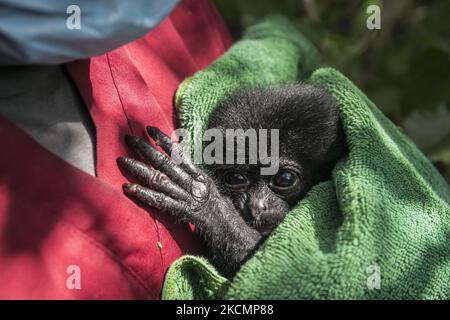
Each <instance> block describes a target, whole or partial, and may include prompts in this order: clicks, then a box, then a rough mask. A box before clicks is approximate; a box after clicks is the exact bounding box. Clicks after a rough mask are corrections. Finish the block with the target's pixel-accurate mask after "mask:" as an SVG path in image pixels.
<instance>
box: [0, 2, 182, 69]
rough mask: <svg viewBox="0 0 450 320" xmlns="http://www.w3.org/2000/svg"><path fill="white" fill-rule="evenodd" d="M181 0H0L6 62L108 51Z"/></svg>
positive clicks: (1, 54)
mask: <svg viewBox="0 0 450 320" xmlns="http://www.w3.org/2000/svg"><path fill="white" fill-rule="evenodd" d="M177 2H178V0H76V1H74V0H0V65H17V64H59V63H65V62H68V61H71V60H76V59H80V58H87V57H91V56H95V55H99V54H102V53H105V52H107V51H110V50H112V49H115V48H117V47H119V46H121V45H123V44H125V43H128V42H130V41H132V40H135V39H137V38H140V37H142V36H143V35H145V34H146V33H147V32H148V31H149V30H150V29H152V28H153V27H155V26H156V25H157V24H158V23H159V22H160V21H161V20H162V19H163V18H164V17H165V16H166V15H168V14H169V13H170V11H171V10H172V9H173V8H174V7H175V5H176V4H177ZM73 5H76V6H73ZM78 9H79V11H78ZM78 13H79V15H78ZM78 23H79V24H78ZM78 27H79V28H78Z"/></svg>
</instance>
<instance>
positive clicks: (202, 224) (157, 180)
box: [118, 127, 262, 275]
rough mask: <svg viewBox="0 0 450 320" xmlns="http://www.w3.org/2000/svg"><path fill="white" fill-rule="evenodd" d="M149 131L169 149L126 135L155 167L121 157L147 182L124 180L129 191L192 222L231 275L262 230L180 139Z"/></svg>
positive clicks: (127, 166)
mask: <svg viewBox="0 0 450 320" xmlns="http://www.w3.org/2000/svg"><path fill="white" fill-rule="evenodd" d="M147 131H148V133H149V135H150V137H151V138H152V139H153V140H154V141H155V143H156V144H157V145H159V146H161V147H162V148H163V150H164V151H165V152H166V154H164V153H161V152H159V151H158V150H157V149H156V148H155V147H153V146H152V145H151V144H150V143H148V142H147V140H146V139H144V138H141V137H136V136H127V137H126V142H127V144H128V145H129V146H130V147H131V148H132V149H133V150H134V151H136V152H137V153H138V154H139V155H140V156H141V157H142V159H143V160H144V161H145V162H146V163H148V164H150V165H151V166H152V167H153V168H150V167H148V166H147V165H145V164H143V163H141V162H139V161H137V160H134V159H131V158H126V157H121V158H119V159H118V163H119V165H120V166H121V167H122V168H124V169H125V170H127V171H128V172H130V174H131V175H132V176H133V177H135V178H136V179H137V180H138V181H139V182H140V183H142V185H139V184H131V183H127V184H125V185H124V191H125V193H126V194H127V195H129V196H131V197H133V198H135V199H137V200H139V201H140V202H142V203H144V204H146V205H148V206H150V207H154V208H157V209H161V210H164V211H166V212H168V213H170V214H172V215H173V216H175V217H176V218H177V219H178V220H181V221H184V222H191V223H193V224H194V225H195V226H196V227H197V229H198V230H199V232H200V234H201V235H202V237H203V238H204V239H205V240H206V243H207V244H208V245H209V247H210V249H211V251H212V254H213V258H214V259H215V260H216V262H217V264H218V266H221V267H223V270H222V271H223V272H225V273H226V274H228V275H231V274H232V273H233V272H235V271H236V270H237V268H239V266H240V265H241V264H242V263H243V262H244V261H245V260H246V259H247V258H248V257H249V256H250V255H251V254H252V253H253V251H254V250H255V249H256V248H257V246H258V244H259V243H260V241H261V239H262V237H261V235H260V233H259V232H258V231H256V230H255V229H253V228H251V227H249V226H248V225H247V224H246V223H245V221H244V220H243V218H242V217H241V215H240V214H239V213H238V212H237V210H236V209H235V207H234V206H233V203H232V202H231V200H230V199H228V198H226V197H224V196H223V195H221V194H220V193H219V191H218V190H217V187H216V186H215V184H214V182H213V180H212V179H211V178H210V177H208V176H207V175H206V174H205V173H204V172H203V171H202V170H201V169H199V168H198V167H197V166H195V165H194V164H193V163H192V161H191V158H190V156H189V155H186V154H184V153H183V150H182V147H181V145H180V144H178V143H175V142H173V141H172V140H171V139H170V138H169V137H168V136H166V135H165V134H164V133H162V132H161V131H160V130H159V129H158V128H156V127H147ZM174 150H175V152H178V154H179V155H180V156H181V157H182V158H183V163H182V164H180V165H178V164H176V163H175V162H174V161H173V160H172V159H171V158H170V157H169V156H168V155H170V154H172V152H173V151H174Z"/></svg>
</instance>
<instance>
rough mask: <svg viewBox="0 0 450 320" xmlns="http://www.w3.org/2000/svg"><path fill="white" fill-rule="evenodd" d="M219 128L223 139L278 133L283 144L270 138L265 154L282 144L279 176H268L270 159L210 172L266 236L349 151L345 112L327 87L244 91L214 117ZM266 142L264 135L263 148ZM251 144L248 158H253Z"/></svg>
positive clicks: (213, 125) (211, 125)
mask: <svg viewBox="0 0 450 320" xmlns="http://www.w3.org/2000/svg"><path fill="white" fill-rule="evenodd" d="M213 128H215V129H219V131H220V132H222V136H223V137H226V131H227V130H228V129H234V130H244V131H245V130H250V129H254V130H260V129H266V130H273V129H276V130H278V133H279V139H278V141H277V143H272V141H271V139H272V138H270V139H269V140H270V141H267V150H268V151H269V152H268V153H267V154H266V153H264V152H263V154H264V155H267V157H273V151H274V150H273V148H272V146H275V145H276V146H277V147H276V148H275V149H276V150H278V152H276V156H275V158H276V160H278V170H275V171H274V172H273V174H269V175H265V174H262V173H263V172H262V171H261V168H262V167H264V166H265V165H261V163H263V164H264V163H267V162H266V161H263V160H267V157H265V158H263V159H257V161H253V162H250V161H245V162H234V164H232V165H227V164H217V162H216V164H213V165H210V166H209V167H208V168H207V169H208V171H209V173H210V175H211V176H212V177H213V178H214V179H215V181H216V184H217V186H218V187H219V189H220V191H221V193H223V194H224V195H227V196H228V197H229V198H230V199H231V200H232V201H233V202H234V205H235V207H236V209H237V210H238V211H239V212H240V213H241V215H242V216H243V218H244V219H245V221H246V223H247V224H248V225H250V226H251V227H253V228H255V229H257V230H258V231H259V232H260V233H262V234H269V233H270V232H271V231H272V230H273V229H274V228H275V227H276V226H277V225H278V224H279V223H280V222H281V220H282V219H283V218H284V217H285V216H286V214H287V213H288V212H289V211H290V210H291V209H292V208H293V206H295V205H296V204H297V203H298V202H299V200H301V198H302V197H304V196H305V195H306V193H307V192H308V191H309V189H311V187H312V186H314V185H315V184H317V183H318V182H320V181H321V180H323V179H326V178H327V177H328V176H329V175H330V173H331V170H332V168H333V166H334V164H335V163H336V161H337V160H338V159H339V157H340V155H341V154H342V153H343V150H344V148H345V147H344V146H345V143H344V136H343V131H342V128H341V126H340V123H339V108H338V107H337V105H336V104H335V103H334V100H333V98H332V97H331V96H330V95H329V94H328V92H327V91H326V90H325V89H323V88H320V87H315V86H312V85H307V84H298V85H292V86H285V87H278V88H256V89H249V90H241V91H239V92H237V93H235V94H233V95H232V96H231V97H229V98H228V99H225V100H224V101H223V102H222V104H221V105H219V106H218V107H217V108H216V109H215V110H214V112H213V113H212V114H211V116H210V119H209V123H208V129H213ZM241 135H242V134H241ZM268 135H269V134H268ZM241 138H242V137H241ZM236 141H237V140H236ZM246 141H249V140H246ZM275 141H276V140H275ZM261 142H263V141H260V140H259V137H258V141H257V147H258V148H259V147H260V143H261ZM233 144H234V143H233ZM222 145H223V148H224V151H225V152H224V154H227V153H229V154H233V152H234V150H240V149H239V148H233V149H232V151H231V152H227V148H228V146H226V145H227V141H223V144H222ZM248 145H249V144H247V143H246V144H245V148H246V149H245V152H243V154H245V155H248V154H250V153H248V148H247V146H248ZM236 146H237V145H236V144H235V147H236ZM259 151H260V150H259V149H258V152H259ZM239 152H240V153H241V154H242V150H241V151H239ZM269 153H270V155H269ZM258 154H259V153H258ZM234 156H237V155H236V153H234ZM246 160H248V159H246ZM272 160H273V159H272ZM222 163H227V162H225V161H224V162H222ZM239 163H245V164H239ZM251 163H256V164H251Z"/></svg>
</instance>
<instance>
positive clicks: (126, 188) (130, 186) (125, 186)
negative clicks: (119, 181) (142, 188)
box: [122, 183, 136, 194]
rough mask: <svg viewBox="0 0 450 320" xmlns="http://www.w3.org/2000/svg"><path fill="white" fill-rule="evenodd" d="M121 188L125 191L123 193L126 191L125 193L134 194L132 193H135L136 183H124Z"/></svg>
mask: <svg viewBox="0 0 450 320" xmlns="http://www.w3.org/2000/svg"><path fill="white" fill-rule="evenodd" d="M122 188H123V191H125V193H127V194H134V193H136V185H135V184H132V183H124V184H123V186H122Z"/></svg>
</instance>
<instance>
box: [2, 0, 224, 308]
mask: <svg viewBox="0 0 450 320" xmlns="http://www.w3.org/2000/svg"><path fill="white" fill-rule="evenodd" d="M230 43H231V39H230V37H229V34H228V33H227V31H226V27H225V26H224V24H223V22H222V20H221V18H220V16H219V14H218V13H217V11H216V10H215V8H214V7H213V5H212V4H211V3H210V1H208V0H187V1H182V2H181V3H180V4H179V5H178V6H177V8H176V9H175V10H174V11H173V12H172V13H171V15H170V16H169V17H167V18H166V19H165V20H164V21H163V22H162V23H161V24H160V25H159V26H158V27H157V28H155V29H154V30H152V31H151V32H150V33H149V34H148V35H146V36H145V37H144V38H142V39H139V40H137V41H134V42H132V43H130V44H128V45H126V46H123V47H121V48H119V49H117V50H114V51H112V52H109V53H107V54H104V55H101V56H98V57H94V58H92V59H89V60H84V61H77V62H74V63H71V64H69V65H68V70H69V72H70V74H71V76H72V78H73V79H74V81H75V83H76V85H77V86H78V88H79V90H80V93H81V95H82V96H83V98H84V100H85V102H86V105H87V106H88V108H89V111H90V114H91V116H92V119H93V121H94V124H95V127H96V170H97V177H92V176H90V175H88V174H86V173H84V172H82V171H80V170H78V169H77V168H75V167H72V166H71V165H69V164H68V163H66V162H65V161H63V160H62V159H60V158H58V157H56V156H55V155H53V154H51V153H50V152H48V151H47V150H45V149H43V148H42V147H41V146H39V145H38V144H37V143H36V142H35V141H34V140H32V139H31V138H30V137H28V136H27V135H26V134H24V133H23V132H22V131H20V130H19V129H18V128H17V127H15V126H14V125H12V124H10V123H9V122H7V121H6V120H4V119H1V118H0V136H1V137H2V139H1V140H0V149H1V150H2V156H1V157H0V298H2V299H4V298H19V299H27V298H37V299H102V298H113V299H136V298H138V299H148V298H150V299H158V298H159V296H160V291H161V286H162V281H163V277H164V273H165V271H166V269H167V268H168V267H169V265H170V264H171V263H172V262H173V260H174V259H176V258H178V257H179V256H180V255H181V254H183V253H188V252H192V253H196V252H200V251H201V250H202V246H201V241H200V240H199V239H198V237H197V236H196V235H195V234H193V233H192V232H191V230H190V229H189V228H188V226H186V225H181V224H176V223H174V221H173V219H171V218H169V217H168V216H167V215H165V214H163V213H159V212H156V211H149V210H146V209H144V208H142V207H140V206H139V205H137V204H135V203H134V202H132V201H130V200H129V199H128V198H126V197H125V196H124V195H123V193H122V189H121V185H122V183H123V182H125V178H124V176H123V174H122V172H121V171H120V170H119V169H118V168H117V165H116V162H115V159H116V158H117V157H118V156H120V155H124V154H128V151H127V149H126V147H125V145H124V143H123V136H124V135H125V134H127V133H128V134H130V133H132V134H143V132H144V130H143V129H144V127H145V126H146V125H157V126H159V127H160V128H161V129H162V130H163V131H165V132H167V133H169V134H170V133H171V130H173V129H174V127H175V126H176V124H177V123H176V118H175V116H174V111H173V96H174V93H175V90H176V88H177V86H178V84H179V83H180V81H181V80H183V79H184V78H185V77H187V76H189V75H192V74H193V73H194V72H195V71H197V70H199V69H201V68H204V67H205V66H207V65H208V64H210V63H211V62H212V61H213V60H214V59H216V58H217V57H218V56H220V55H221V54H222V53H223V52H224V51H225V50H226V48H227V47H228V46H229V45H230ZM71 265H76V266H79V267H80V280H81V281H80V284H81V289H72V290H71V289H68V288H67V286H66V281H67V279H68V277H69V276H70V275H71V274H68V273H67V268H68V267H69V266H71Z"/></svg>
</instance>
